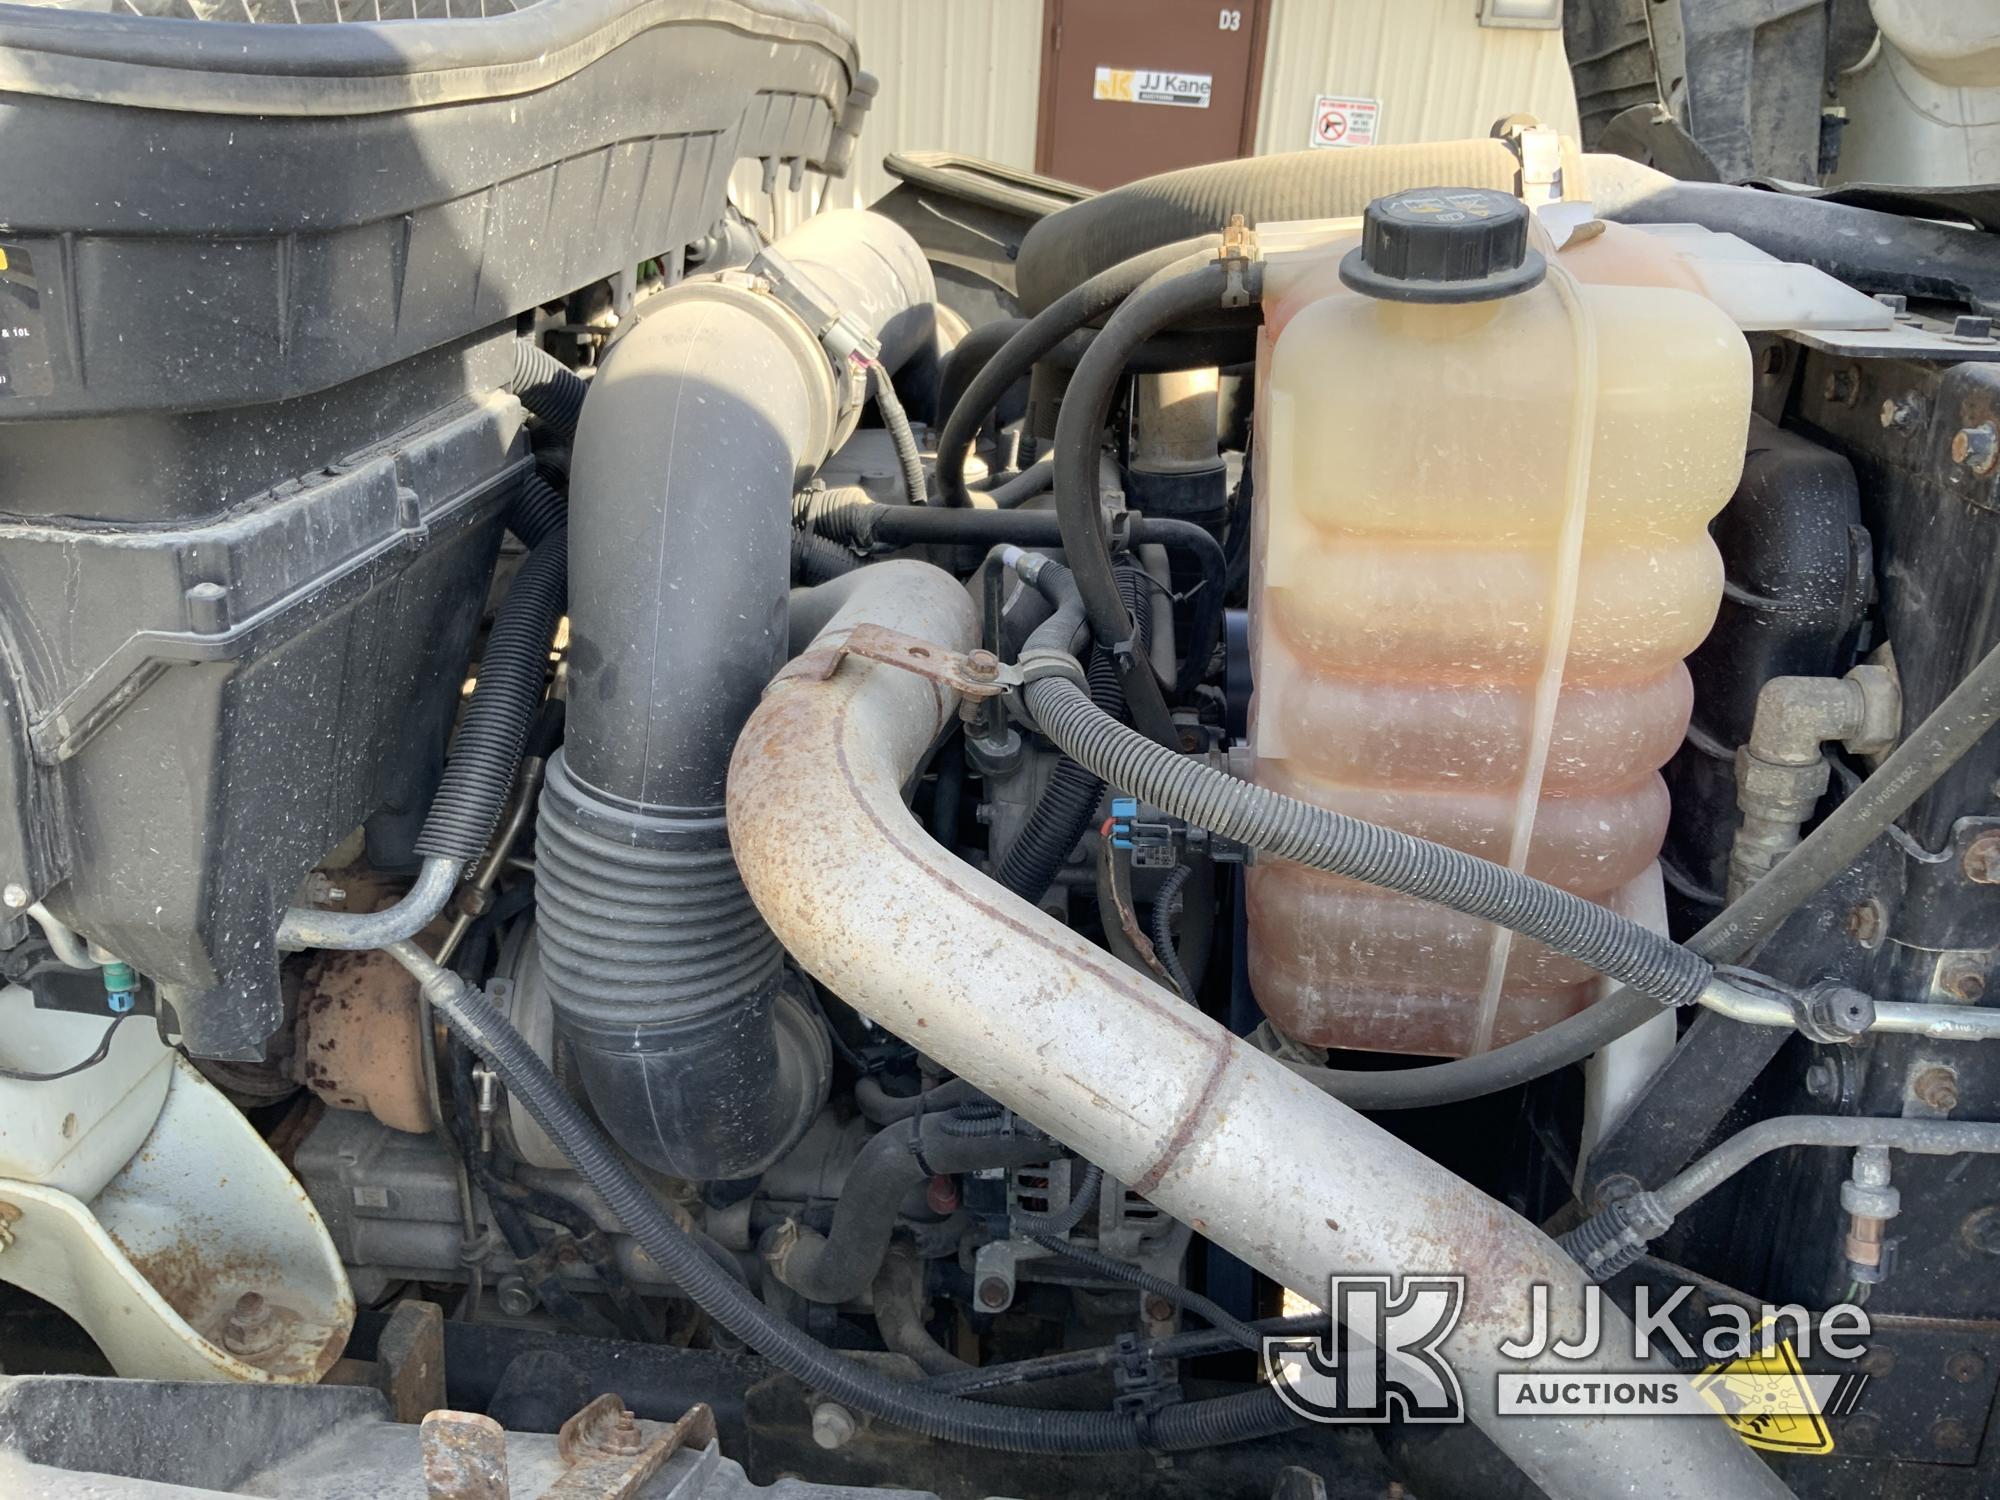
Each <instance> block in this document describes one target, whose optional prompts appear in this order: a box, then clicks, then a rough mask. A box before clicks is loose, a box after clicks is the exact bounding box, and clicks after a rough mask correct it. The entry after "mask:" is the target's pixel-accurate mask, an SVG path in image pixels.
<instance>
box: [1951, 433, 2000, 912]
mask: <svg viewBox="0 0 2000 1500" xmlns="http://www.w3.org/2000/svg"><path fill="white" fill-rule="evenodd" d="M1959 436H1961V437H1963V436H1964V434H1963V433H1960V434H1959ZM1958 867H1959V868H1960V869H1961V870H1963V871H1964V872H1965V878H1966V879H1967V880H1969V881H1971V882H1972V883H1973V884H1974V885H2000V832H1996V833H1982V834H1980V835H1979V837H1978V838H1976V839H1974V840H1973V841H1972V842H1971V843H1969V844H1967V845H1966V846H1965V853H1963V854H1962V855H1960V856H1959V859H1958Z"/></svg>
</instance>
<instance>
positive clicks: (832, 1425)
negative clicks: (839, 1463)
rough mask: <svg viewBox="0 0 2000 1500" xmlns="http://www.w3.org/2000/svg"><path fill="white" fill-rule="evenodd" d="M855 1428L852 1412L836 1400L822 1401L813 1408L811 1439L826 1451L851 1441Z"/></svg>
mask: <svg viewBox="0 0 2000 1500" xmlns="http://www.w3.org/2000/svg"><path fill="white" fill-rule="evenodd" d="M857 1430H858V1428H857V1427H856V1425H855V1421H854V1414H853V1413H852V1412H850V1411H849V1410H848V1409H847V1408H846V1407H844V1406H842V1405H841V1404H840V1403H839V1402H838V1401H822V1402H820V1403H819V1405H817V1406H815V1407H814V1408H813V1419H812V1435H813V1441H814V1442H815V1443H817V1444H818V1445H819V1446H820V1447H822V1448H825V1449H826V1450H827V1451H828V1452H834V1451H837V1450H839V1449H841V1448H845V1447H846V1446H847V1445H848V1444H849V1443H851V1442H853V1441H854V1434H855V1432H856V1431H857Z"/></svg>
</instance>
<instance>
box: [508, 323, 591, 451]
mask: <svg viewBox="0 0 2000 1500" xmlns="http://www.w3.org/2000/svg"><path fill="white" fill-rule="evenodd" d="M507 389H508V391H509V392H510V393H511V394H512V395H513V396H514V397H515V398H516V399H517V400H519V401H520V403H521V404H522V405H523V406H525V407H527V408H528V410H529V411H531V412H533V413H534V414H535V415H536V416H538V417H540V418H541V419H542V421H543V422H545V423H547V424H548V427H549V429H550V430H551V431H552V432H555V433H557V434H559V435H560V436H561V438H562V440H563V441H564V442H566V443H568V442H574V441H575V439H576V419H577V417H578V415H580V414H581V413H582V411H583V398H584V397H585V396H586V395H588V394H589V393H590V387H589V386H588V385H587V384H585V383H584V379H583V377H582V376H581V375H579V374H577V373H576V371H574V370H572V369H571V368H570V367H569V366H568V365H566V364H564V363H563V362H562V361H561V360H559V359H557V358H556V357H555V356H554V355H553V354H551V353H549V351H548V350H546V349H544V348H543V347H542V346H541V345H540V344H537V343H534V342H532V341H530V340H528V339H517V340H515V342H514V374H513V377H512V378H511V379H510V380H509V381H508V382H507Z"/></svg>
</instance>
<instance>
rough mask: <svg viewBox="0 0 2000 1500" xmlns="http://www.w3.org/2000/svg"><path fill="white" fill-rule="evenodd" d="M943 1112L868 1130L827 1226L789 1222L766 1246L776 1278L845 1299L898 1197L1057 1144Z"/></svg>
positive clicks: (862, 1275)
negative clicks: (939, 1178) (786, 1233)
mask: <svg viewBox="0 0 2000 1500" xmlns="http://www.w3.org/2000/svg"><path fill="white" fill-rule="evenodd" d="M949 1120H950V1117H949V1116H948V1115H945V1114H924V1115H912V1116H911V1117H910V1118H909V1119H906V1120H899V1121H897V1122H896V1123H895V1124H893V1125H890V1126H887V1127H885V1128H884V1129H882V1130H880V1131H878V1132H877V1133H876V1134H875V1135H873V1136H870V1137H869V1139H868V1143H867V1144H866V1145H865V1146H863V1147H862V1148H861V1153H860V1155H859V1156H857V1157H856V1158H855V1160H854V1165H853V1166H852V1167H850V1168H849V1169H848V1173H847V1178H846V1180H845V1181H844V1182H843V1183H842V1184H841V1188H840V1196H839V1197H838V1198H837V1199H836V1200H835V1201H834V1205H833V1223H832V1226H831V1227H830V1228H829V1229H828V1231H827V1233H826V1234H825V1235H824V1236H821V1235H819V1234H817V1233H815V1232H814V1231H812V1230H810V1229H805V1228H800V1227H796V1226H795V1227H794V1229H793V1230H792V1234H793V1235H794V1236H795V1238H794V1241H793V1243H792V1244H791V1245H790V1247H789V1248H787V1249H785V1250H784V1251H783V1252H782V1254H774V1256H773V1258H774V1259H775V1260H778V1261H781V1262H782V1269H779V1270H778V1271H777V1277H778V1280H780V1281H782V1282H783V1283H784V1284H785V1285H786V1286H788V1287H790V1288H791V1289H792V1290H793V1291H795V1292H797V1293H798V1294H799V1295H800V1296H801V1297H804V1298H805V1299H806V1300H807V1301H808V1302H823V1303H827V1304H830V1305H833V1306H838V1305H839V1304H840V1303H842V1302H852V1301H854V1300H855V1299H856V1298H858V1297H860V1296H861V1295H862V1294H863V1293H864V1292H866V1291H867V1290H868V1288H869V1287H870V1286H871V1285H872V1284H873V1283H874V1280H875V1277H876V1274H877V1273H878V1272H879V1271H880V1270H881V1269H882V1259H883V1257H884V1256H886V1255H887V1254H888V1253H889V1242H890V1240H891V1239H893V1238H894V1237H895V1233H896V1215H897V1211H898V1210H899V1209H900V1208H901V1207H902V1204H903V1200H904V1199H905V1198H907V1197H908V1196H909V1195H910V1194H911V1192H912V1191H914V1190H915V1189H917V1188H919V1187H922V1186H923V1184H924V1183H925V1182H926V1181H927V1180H928V1179H929V1178H930V1176H931V1175H932V1173H934V1172H942V1173H945V1174H946V1175H948V1176H955V1175H956V1174H958V1173H960V1172H975V1171H986V1170H989V1169H992V1168H995V1167H1026V1166H1032V1165H1034V1164H1035V1163H1037V1162H1045V1161H1047V1160H1048V1159H1049V1153H1050V1152H1051V1151H1052V1150H1054V1149H1058V1148H1055V1147H1053V1146H1052V1145H1051V1143H1050V1141H1049V1140H1048V1138H1047V1137H1046V1136H1043V1135H1040V1134H1036V1133H1029V1134H1022V1133H1019V1132H1012V1131H1009V1132H1004V1133H993V1134H986V1135H979V1136H962V1135H956V1134H954V1133H953V1132H952V1130H951V1128H950V1124H949ZM775 1243H782V1239H781V1238H780V1239H779V1240H778V1241H776V1242H775Z"/></svg>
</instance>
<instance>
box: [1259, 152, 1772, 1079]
mask: <svg viewBox="0 0 2000 1500" xmlns="http://www.w3.org/2000/svg"><path fill="white" fill-rule="evenodd" d="M1355 239H1356V237H1355V235H1354V234H1353V233H1352V232H1349V233H1347V234H1346V235H1345V237H1344V238H1340V239H1336V241H1334V242H1333V243H1332V244H1331V245H1330V247H1327V248H1325V249H1323V250H1322V251H1315V252H1312V253H1311V254H1310V255H1308V256H1307V257H1305V260H1304V269H1302V270H1301V271H1300V272H1299V273H1298V274H1294V275H1290V276H1288V277H1286V278H1284V279H1283V280H1282V281H1281V280H1280V278H1278V277H1276V276H1274V277H1273V278H1272V279H1271V281H1270V283H1269V285H1270V286H1271V288H1272V290H1271V291H1270V292H1269V293H1268V294H1267V295H1268V297H1269V299H1270V300H1269V303H1268V305H1267V309H1266V312H1267V318H1266V333H1265V347H1264V350H1263V353H1262V356H1261V358H1260V362H1259V371H1258V390H1257V404H1256V410H1257V414H1258V432H1257V465H1258V467H1257V475H1256V479H1257V505H1256V509H1255V518H1256V519H1255V523H1254V524H1255V534H1254V537H1253V544H1252V545H1253V568H1252V583H1251V595H1250V617H1251V666H1252V673H1253V678H1254V683H1255V694H1254V697H1253V698H1252V701H1251V709H1250V748H1251V751H1252V757H1253V763H1254V771H1253V774H1254V776H1255V779H1256V780H1257V781H1258V782H1260V783H1262V784H1263V785H1265V786H1269V787H1273V788H1275V789H1277V790H1280V791H1283V792H1287V793H1290V794H1291V795H1293V796H1296V797H1303V798H1305V799H1307V800H1308V801H1311V802H1315V803H1318V804H1319V805H1321V806H1323V807H1328V808H1333V809H1335V810H1337V811H1340V812H1345V813H1351V814H1353V815H1354V816H1356V817H1360V818H1365V819H1367V820H1369V821H1370V822H1374V823H1380V824H1385V825H1387V826H1388V827H1391V828H1397V829H1402V830H1405V831H1407V832H1410V833H1414V834H1420V835H1422V836H1423V837H1425V838H1430V839H1436V840H1438V841H1440V842H1442V843H1446V844H1450V845H1453V846H1455V847H1457V848H1459V849H1464V850H1468V851H1470V852H1472V853H1475V854H1479V855H1483V856H1484V857H1485V858H1487V859H1490V860H1493V861H1495V862H1496V863H1498V864H1502V865H1506V866H1508V867H1510V868H1512V869H1515V870H1525V871H1526V872H1528V873H1529V874H1531V875H1535V876H1539V877H1540V878H1541V879H1543V880H1547V881H1551V882H1553V883H1554V884H1556V885H1559V886H1562V887H1564V888H1565V889H1567V890H1570V891H1573V892H1575V893H1576V894H1578V895H1581V896H1586V897H1589V898H1590V899H1592V900H1596V901H1602V902H1606V903H1607V904H1609V903H1612V902H1613V901H1614V900H1615V898H1616V897H1617V896H1618V894H1619V893H1620V892H1621V890H1623V889H1624V888H1626V887H1627V886H1628V885H1631V884H1632V883H1633V882H1635V881H1636V880H1637V879H1639V878H1640V877H1641V876H1642V875H1647V874H1648V873H1649V871H1650V867H1651V865H1652V863H1653V861H1654V860H1655V859H1656V857H1657V856H1658V854H1659V851H1660V844H1661V840H1662V838H1663V837H1664V835H1665V832H1666V826H1667V812H1668V805H1667V792H1666V787H1665V785H1664V784H1663V783H1662V781H1661V779H1660V776H1659V768H1660V767H1661V766H1662V765H1663V764H1665V762H1666V761H1667V759H1668V758H1669V757H1670V756H1671V755H1672V754H1673V752H1674V750H1675V749H1676V747H1677V746H1678V745H1679V744H1680V741H1681V737H1682V735H1683V733H1684V732H1685V730H1686V728H1687V721H1688V712H1689V708H1690V705H1691V701H1692V688H1691V686H1690V683H1689V679H1688V674H1687V669H1686V668H1685V667H1684V666H1683V665H1682V658H1683V657H1685V656H1686V655H1687V654H1688V652H1689V651H1691V650H1692V649H1693V648H1694V647H1695V646H1696V645H1698V644H1699V643H1700V641H1701V639H1702V637H1703V636H1704V635H1706V634H1707V632H1708V629H1709V626H1710V625H1711V623H1712V622H1713V620H1714V617H1715V611H1716V606H1717V603H1718V601H1719V599H1720V597H1721V591H1722V563H1721V559H1720V557H1719V556H1718V555H1717V552H1716V549H1715V545H1714V543H1713V542H1712V541H1710V539H1709V535H1708V530H1707V526H1708V521H1709V519H1710V517H1712V516H1713V515H1714V514H1715V513H1716V512H1717V511H1718V510H1720V509H1721V508H1722V505H1723V503H1724V502H1725V501H1726V500H1727V499H1728V497H1729V495H1730V492H1731V491H1732V490H1733V489H1734V487H1735V485H1736V481H1737V478H1738V476H1739V473H1740V471H1741V468H1742V464H1743V452H1744V440H1745V435H1746V431H1747V428H1748V424H1749V415H1750V359H1749V352H1748V349H1747V347H1746V345H1745V343H1744V341H1743V337H1742V335H1741V333H1739V332H1738V330H1737V328H1736V325H1735V324H1734V323H1733V322H1732V321H1731V320H1730V318H1729V317H1728V316H1727V315H1725V314H1724V313H1723V312H1722V311H1721V310H1720V309H1719V308H1717V307H1716V306H1715V305H1714V304H1713V303H1711V302H1709V301H1708V300H1706V299H1705V298H1703V297H1701V296H1699V295H1697V294H1695V293H1693V292H1690V291H1686V290H1681V289H1677V288H1670V287H1658V286H1631V285H1608V284H1607V285H1590V284H1586V283H1584V282H1582V281H1580V280H1579V278H1578V277H1577V276H1576V275H1574V274H1572V273H1571V272H1570V271H1569V270H1567V269H1566V268H1565V267H1564V266H1563V265H1562V263H1561V259H1560V257H1559V256H1558V255H1556V254H1555V253H1554V252H1553V250H1552V248H1551V247H1550V246H1549V244H1548V241H1547V239H1546V237H1545V236H1544V235H1543V234H1542V231H1541V230H1540V228H1539V227H1538V226H1531V222H1530V219H1529V215H1528V212H1527V210H1526V208H1525V207H1524V206H1523V205H1522V204H1521V203H1520V202H1519V201H1518V200H1517V199H1515V198H1513V197H1511V196H1509V195H1507V194H1505V193H1499V192H1493V191H1488V190H1482V189H1464V188H1438V189H1425V190H1419V191H1411V192H1404V193H1399V194H1396V195H1394V196H1392V197H1388V198H1383V199H1378V200H1377V201H1376V202H1374V203H1372V204H1370V205H1369V207H1368V210H1367V213H1366V215H1365V216H1364V218H1363V220H1362V223H1361V228H1360V236H1359V243H1358V244H1356V242H1355ZM1350 247H1351V248H1350ZM1336 266H1337V276H1336V275H1334V274H1329V273H1330V272H1332V271H1333V270H1334V268H1335V267H1336ZM1248 892H1249V935H1250V945H1249V964H1250V975H1251V980H1252V984H1253V987H1254V989H1255V991H1256V994H1257V998H1258V1001H1259V1003H1260V1004H1261V1005H1262V1007H1263V1009H1264V1012H1265V1013H1266V1015H1267V1016H1269V1017H1270V1019H1271V1021H1272V1023H1273V1024H1274V1025H1275V1026H1276V1027H1277V1028H1278V1030H1280V1031H1281V1032H1283V1033H1285V1034H1286V1035H1287V1036H1290V1037H1292V1038H1295V1039H1296V1040H1299V1041H1302V1042H1306V1043H1310V1044H1312V1045H1315V1046H1323V1047H1347V1048H1365V1049H1371V1050H1378V1051H1389V1052H1409V1053H1429V1054H1437V1055H1447V1056H1462V1055H1465V1054H1468V1053H1474V1052H1482V1051H1485V1050H1487V1049H1488V1048H1491V1047H1494V1046H1497V1045H1499V1044H1501V1043H1504V1042H1507V1041H1511V1040H1513V1039H1516V1038H1518V1037H1520V1036H1523V1035H1525V1034H1527V1033H1529V1032H1532V1031H1536V1030H1539V1029H1540V1028H1542V1027H1544V1026H1548V1025H1550V1024H1551V1023H1553V1022H1555V1021H1559V1020H1561V1019H1562V1018H1564V1017H1565V1016H1568V1015H1571V1014H1573V1013H1574V1012H1575V1011H1577V1010H1579V1009H1581V1008H1582V1007H1583V1006H1584V1005H1585V1004H1587V1003H1588V1002H1589V1001H1590V999H1591V998H1592V997H1593V983H1594V976H1593V975H1592V974H1591V972H1590V971H1589V970H1587V969H1585V968H1583V967H1582V966H1580V965H1578V964H1576V963H1574V962H1573V961H1571V960H1569V959H1566V958H1562V957H1559V956H1558V955H1556V954H1554V953H1552V952H1550V951H1549V950H1547V949H1546V948H1543V947H1542V946H1540V945H1539V944H1537V943H1534V942H1531V941H1530V940H1528V939H1526V938H1522V937H1517V936H1514V935H1512V934H1510V933H1508V932H1506V931H1504V930H1502V929H1499V928H1496V927H1492V926H1489V925H1487V924H1486V923H1483V922H1480V921H1478V920H1476V919H1474V918H1470V917H1464V916H1460V915H1458V914H1456V913H1454V912H1450V911H1447V910H1445V909H1444V908H1442V907H1439V906H1433V905H1429V904H1427V903H1424V902H1421V901H1416V900H1413V899H1410V898H1408V897H1404V896H1398V895H1392V894H1389V893H1387V892H1383V891H1380V890H1376V889H1373V888H1370V887H1367V886H1363V885H1359V884H1356V883H1354V882H1351V881H1347V880H1342V879H1339V878H1337V877H1334V876H1330V875H1326V874H1322V873H1320V872H1317V871H1313V870H1307V869H1303V868H1301V867H1299V866H1296V865H1291V864H1287V863H1285V862H1283V861H1280V860H1266V861H1263V862H1260V863H1259V864H1258V865H1256V866H1255V867H1254V868H1253V869H1252V870H1251V871H1250V874H1249V885H1248Z"/></svg>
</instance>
